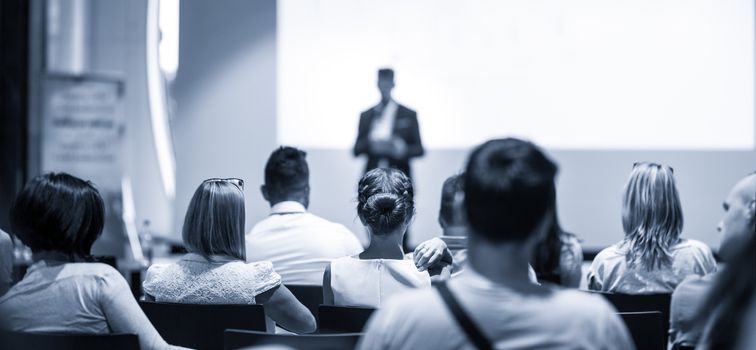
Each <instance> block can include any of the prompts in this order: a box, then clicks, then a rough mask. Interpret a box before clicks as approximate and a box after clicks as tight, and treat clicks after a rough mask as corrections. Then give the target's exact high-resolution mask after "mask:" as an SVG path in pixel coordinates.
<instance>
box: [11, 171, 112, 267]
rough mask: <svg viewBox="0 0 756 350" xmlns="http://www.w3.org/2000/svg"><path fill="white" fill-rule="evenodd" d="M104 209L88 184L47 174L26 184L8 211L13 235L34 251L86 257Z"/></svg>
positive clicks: (100, 226) (66, 177) (64, 174)
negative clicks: (9, 211)
mask: <svg viewBox="0 0 756 350" xmlns="http://www.w3.org/2000/svg"><path fill="white" fill-rule="evenodd" d="M104 212H105V209H104V204H103V201H102V197H100V193H99V192H98V191H97V189H96V188H95V187H94V185H92V183H91V182H89V181H84V180H82V179H79V178H77V177H74V176H71V175H69V174H66V173H48V174H44V175H40V176H37V177H35V178H34V179H32V180H31V181H29V183H27V184H26V186H25V187H24V188H23V190H21V193H19V195H18V196H17V197H16V201H15V203H14V204H13V207H12V208H11V228H12V230H13V233H14V234H15V235H16V236H17V237H18V238H19V239H20V240H21V242H23V243H24V244H25V245H27V246H29V248H31V249H32V251H34V252H39V251H57V252H61V253H64V254H68V255H69V256H71V257H72V258H73V257H74V256H78V257H81V258H89V255H90V250H91V249H92V244H93V243H94V242H95V240H97V238H98V237H99V236H100V234H101V233H102V228H103V224H104V221H105V214H104Z"/></svg>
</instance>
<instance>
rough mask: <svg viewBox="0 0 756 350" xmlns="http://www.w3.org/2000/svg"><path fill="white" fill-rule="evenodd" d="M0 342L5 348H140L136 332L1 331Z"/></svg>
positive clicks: (65, 349) (127, 349)
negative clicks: (58, 332)
mask: <svg viewBox="0 0 756 350" xmlns="http://www.w3.org/2000/svg"><path fill="white" fill-rule="evenodd" d="M0 344H2V346H0V347H2V348H3V349H5V350H16V349H18V350H21V349H24V350H26V349H60V350H95V349H108V350H139V337H137V335H136V334H53V333H23V332H9V331H1V332H0Z"/></svg>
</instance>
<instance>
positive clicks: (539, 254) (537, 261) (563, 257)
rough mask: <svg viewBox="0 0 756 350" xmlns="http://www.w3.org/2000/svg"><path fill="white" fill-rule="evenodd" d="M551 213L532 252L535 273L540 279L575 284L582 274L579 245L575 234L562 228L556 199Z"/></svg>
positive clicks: (560, 283) (573, 285) (563, 284)
mask: <svg viewBox="0 0 756 350" xmlns="http://www.w3.org/2000/svg"><path fill="white" fill-rule="evenodd" d="M551 216H552V217H551V226H550V227H549V229H548V231H547V233H546V237H545V238H544V239H543V240H542V241H541V242H539V243H538V245H536V248H535V252H534V254H533V263H532V264H533V266H534V268H535V272H536V276H538V280H539V281H541V282H551V283H555V284H559V285H562V286H565V287H570V288H578V287H579V286H580V278H581V277H582V274H583V271H582V266H583V248H582V247H581V246H580V242H579V241H578V238H577V236H575V234H573V233H570V232H567V231H564V230H562V226H561V225H560V224H559V216H558V215H557V206H556V199H555V200H554V208H553V210H552V211H551Z"/></svg>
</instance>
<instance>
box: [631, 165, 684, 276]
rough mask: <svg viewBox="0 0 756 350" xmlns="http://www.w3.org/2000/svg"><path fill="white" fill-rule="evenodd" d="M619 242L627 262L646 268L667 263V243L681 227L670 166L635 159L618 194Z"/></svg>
mask: <svg viewBox="0 0 756 350" xmlns="http://www.w3.org/2000/svg"><path fill="white" fill-rule="evenodd" d="M622 228H623V229H624V231H625V240H624V242H623V246H625V247H628V248H629V250H628V252H627V255H626V256H625V258H626V260H627V263H628V266H631V267H632V266H634V265H636V264H640V265H641V266H643V267H645V268H646V269H647V270H652V269H654V268H656V267H662V266H663V265H666V264H670V263H671V261H672V258H671V255H670V247H671V246H673V245H674V244H676V243H677V242H678V240H679V239H680V233H681V232H682V228H683V216H682V208H681V206H680V196H679V195H678V193H677V186H676V185H675V178H674V170H673V169H672V168H671V167H669V166H666V165H661V164H657V163H646V162H643V163H635V165H634V166H633V171H632V172H631V173H630V178H629V179H628V181H627V184H626V185H625V193H624V195H623V196H622Z"/></svg>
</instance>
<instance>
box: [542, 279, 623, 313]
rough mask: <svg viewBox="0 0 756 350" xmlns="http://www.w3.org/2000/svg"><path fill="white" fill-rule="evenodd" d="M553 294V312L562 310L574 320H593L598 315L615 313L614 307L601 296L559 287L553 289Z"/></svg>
mask: <svg viewBox="0 0 756 350" xmlns="http://www.w3.org/2000/svg"><path fill="white" fill-rule="evenodd" d="M552 293H553V296H552V298H551V303H552V304H554V305H553V310H560V311H561V313H562V314H564V315H570V317H572V318H577V317H581V316H583V317H586V318H593V317H595V316H596V315H597V314H601V313H613V312H614V309H613V307H612V306H611V305H610V304H609V303H608V302H607V301H606V300H605V299H604V297H603V296H601V295H599V294H595V293H591V292H587V291H582V290H578V289H567V288H561V287H558V286H554V287H552Z"/></svg>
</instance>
